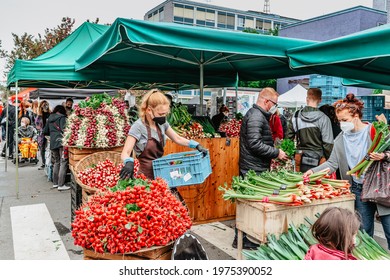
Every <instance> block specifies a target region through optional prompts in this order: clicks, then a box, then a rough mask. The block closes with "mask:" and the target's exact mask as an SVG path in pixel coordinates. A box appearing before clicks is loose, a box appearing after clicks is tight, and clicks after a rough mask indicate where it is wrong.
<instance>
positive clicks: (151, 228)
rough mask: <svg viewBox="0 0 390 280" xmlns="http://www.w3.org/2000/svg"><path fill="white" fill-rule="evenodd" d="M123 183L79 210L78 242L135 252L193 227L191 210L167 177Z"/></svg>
mask: <svg viewBox="0 0 390 280" xmlns="http://www.w3.org/2000/svg"><path fill="white" fill-rule="evenodd" d="M119 182H120V183H119V184H118V185H121V186H122V187H121V188H119V189H118V187H116V188H115V189H116V191H111V190H106V191H102V192H97V193H95V194H94V195H93V196H91V197H90V199H89V201H88V202H86V203H84V204H82V205H81V206H80V208H79V209H78V210H76V211H75V214H76V216H75V219H74V222H73V223H72V236H73V238H74V244H75V245H78V246H81V247H83V248H85V249H92V250H94V251H95V252H98V253H104V252H108V253H111V254H117V253H119V254H124V253H131V252H135V251H138V250H140V249H142V248H148V247H151V246H163V245H166V244H168V243H169V242H171V241H174V240H176V239H177V238H178V237H180V236H181V235H182V234H183V233H185V232H186V231H187V230H188V229H189V228H190V227H191V224H192V222H191V218H190V217H189V215H188V211H187V209H186V208H185V207H184V206H183V205H182V203H181V202H180V201H178V200H177V199H176V197H175V196H174V195H173V194H172V193H171V192H170V190H169V188H168V186H167V183H166V182H165V181H164V180H163V179H156V180H147V179H134V180H128V181H119ZM124 182H125V184H124Z"/></svg>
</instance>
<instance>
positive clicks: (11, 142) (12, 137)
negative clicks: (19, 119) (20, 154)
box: [3, 126, 15, 157]
mask: <svg viewBox="0 0 390 280" xmlns="http://www.w3.org/2000/svg"><path fill="white" fill-rule="evenodd" d="M14 141H15V127H14V126H8V138H7V146H8V156H11V157H12V156H13V153H14ZM5 146H6V145H4V147H3V153H4V154H5Z"/></svg>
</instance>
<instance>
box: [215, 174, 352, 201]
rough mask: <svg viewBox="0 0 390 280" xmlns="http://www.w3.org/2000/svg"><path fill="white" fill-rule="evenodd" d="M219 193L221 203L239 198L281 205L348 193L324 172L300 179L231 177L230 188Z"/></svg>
mask: <svg viewBox="0 0 390 280" xmlns="http://www.w3.org/2000/svg"><path fill="white" fill-rule="evenodd" d="M219 190H221V191H223V192H224V194H223V198H224V199H225V200H233V201H234V200H235V199H237V198H240V199H248V200H258V201H261V202H268V203H275V204H282V205H302V204H303V203H310V202H311V201H312V200H315V199H324V198H332V197H336V196H340V195H344V194H350V193H351V191H350V184H349V182H348V180H336V179H330V176H329V175H327V172H326V171H322V172H316V173H313V174H312V175H310V176H309V177H304V176H303V174H302V173H298V172H297V173H294V172H291V171H287V170H281V171H279V172H276V171H269V172H263V173H261V174H259V175H257V174H256V173H255V172H254V171H252V170H250V171H249V172H248V173H247V174H246V176H245V178H240V177H233V182H232V186H231V188H227V187H226V188H223V187H221V186H220V187H219Z"/></svg>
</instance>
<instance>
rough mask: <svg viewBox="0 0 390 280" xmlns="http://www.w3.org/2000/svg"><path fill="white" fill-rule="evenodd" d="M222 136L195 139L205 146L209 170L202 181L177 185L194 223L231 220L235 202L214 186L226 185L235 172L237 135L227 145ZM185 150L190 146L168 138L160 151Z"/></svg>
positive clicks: (236, 172) (173, 151)
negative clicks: (208, 154)
mask: <svg viewBox="0 0 390 280" xmlns="http://www.w3.org/2000/svg"><path fill="white" fill-rule="evenodd" d="M226 139H227V138H211V139H195V140H196V141H197V142H199V144H201V145H202V146H203V147H205V148H206V149H208V150H209V152H210V162H211V169H212V173H211V175H210V176H209V177H208V178H207V179H206V180H205V182H204V183H202V184H198V185H192V186H183V187H178V191H179V192H180V194H181V196H182V197H183V198H184V201H185V203H186V204H187V207H188V210H189V214H190V216H191V218H192V221H193V223H194V224H199V223H206V222H212V221H223V220H231V219H234V217H235V213H236V205H235V203H232V202H230V201H226V200H224V199H223V197H222V194H223V193H222V192H221V191H219V190H218V187H219V186H223V185H224V184H225V183H227V184H229V185H230V184H231V182H232V177H233V176H238V174H239V168H238V156H239V139H238V138H231V139H230V145H227V142H226ZM185 151H193V149H190V148H188V147H183V146H180V145H177V144H175V143H173V142H172V141H170V140H168V141H167V143H166V146H165V154H164V155H167V154H171V153H180V152H185Z"/></svg>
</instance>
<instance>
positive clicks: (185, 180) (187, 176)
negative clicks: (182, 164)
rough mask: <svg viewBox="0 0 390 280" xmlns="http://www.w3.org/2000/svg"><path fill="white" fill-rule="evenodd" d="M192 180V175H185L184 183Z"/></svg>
mask: <svg viewBox="0 0 390 280" xmlns="http://www.w3.org/2000/svg"><path fill="white" fill-rule="evenodd" d="M191 178H192V176H191V174H190V173H187V174H186V175H184V177H183V179H184V182H187V181H188V180H190V179H191Z"/></svg>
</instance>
